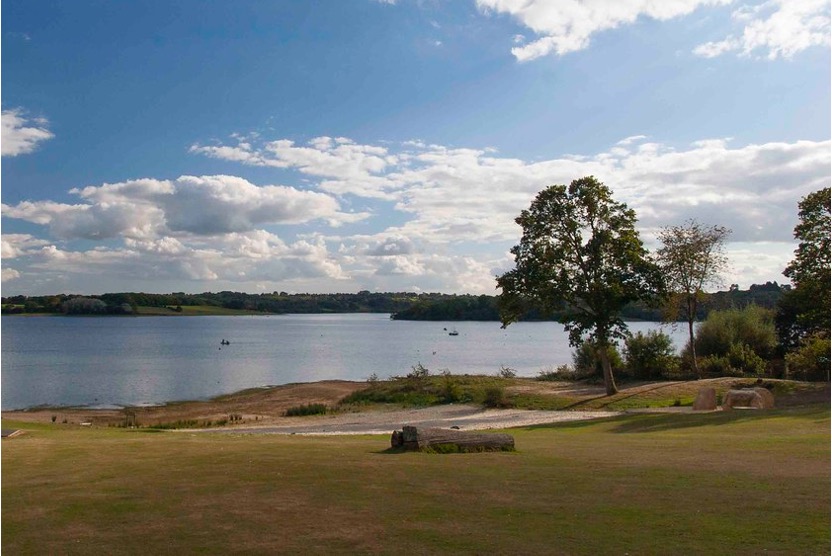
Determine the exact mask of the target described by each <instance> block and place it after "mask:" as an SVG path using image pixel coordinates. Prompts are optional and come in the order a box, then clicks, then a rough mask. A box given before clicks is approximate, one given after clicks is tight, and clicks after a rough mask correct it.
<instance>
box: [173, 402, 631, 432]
mask: <svg viewBox="0 0 832 556" xmlns="http://www.w3.org/2000/svg"><path fill="white" fill-rule="evenodd" d="M621 414H622V413H621V412H618V411H538V410H523V409H482V408H481V407H477V406H472V405H443V406H436V407H426V408H420V409H407V410H396V411H371V412H366V413H344V414H337V415H328V416H315V417H293V418H286V420H285V421H286V424H281V425H264V426H260V427H233V428H231V427H229V428H224V429H217V428H214V429H190V430H187V431H184V430H183V429H179V431H180V432H190V433H193V432H205V433H226V434H306V435H343V434H390V433H391V432H392V431H394V430H398V429H401V428H402V426H403V425H416V426H421V427H439V428H450V427H459V429H460V430H483V429H507V428H512V427H525V426H529V425H541V424H546V423H560V422H564V421H583V420H587V419H599V418H603V417H614V416H617V415H621Z"/></svg>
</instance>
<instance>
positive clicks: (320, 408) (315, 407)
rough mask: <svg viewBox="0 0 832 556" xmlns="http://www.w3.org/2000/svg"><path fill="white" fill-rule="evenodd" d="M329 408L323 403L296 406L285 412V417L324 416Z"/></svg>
mask: <svg viewBox="0 0 832 556" xmlns="http://www.w3.org/2000/svg"><path fill="white" fill-rule="evenodd" d="M328 410H329V408H328V407H327V406H326V404H323V403H310V404H304V405H297V406H295V407H290V408H289V409H287V410H286V413H285V415H286V417H305V416H307V415H326V412H327V411H328Z"/></svg>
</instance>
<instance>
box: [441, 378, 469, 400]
mask: <svg viewBox="0 0 832 556" xmlns="http://www.w3.org/2000/svg"><path fill="white" fill-rule="evenodd" d="M439 396H440V398H441V400H442V402H443V403H456V402H461V401H464V400H463V392H462V387H461V386H460V385H459V384H458V383H457V381H456V380H455V379H454V377H453V376H452V375H451V373H447V374H443V375H442V390H441V392H440V394H439Z"/></svg>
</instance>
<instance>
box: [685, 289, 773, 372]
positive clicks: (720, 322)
mask: <svg viewBox="0 0 832 556" xmlns="http://www.w3.org/2000/svg"><path fill="white" fill-rule="evenodd" d="M694 341H695V342H696V355H697V356H698V357H701V358H702V359H700V366H699V368H700V371H701V372H702V376H705V377H717V376H743V375H744V374H750V375H762V374H764V373H765V371H766V361H767V360H769V359H771V357H773V355H774V353H775V348H776V346H777V338H776V334H775V330H774V312H773V311H771V310H769V309H764V308H762V307H759V306H757V305H748V306H746V307H744V308H742V309H728V310H725V311H711V313H710V314H709V315H708V318H707V319H705V321H704V322H702V323H701V324H700V325H699V327H698V328H697V330H696V337H695V339H694ZM683 359H684V360H685V362H684V363H683V366H688V365H689V363H690V343H688V346H687V347H686V349H685V355H684V358H683Z"/></svg>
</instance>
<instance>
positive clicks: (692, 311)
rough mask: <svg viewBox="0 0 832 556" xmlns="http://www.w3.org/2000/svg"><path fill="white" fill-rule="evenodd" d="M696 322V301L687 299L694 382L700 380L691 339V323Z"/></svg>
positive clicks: (692, 339)
mask: <svg viewBox="0 0 832 556" xmlns="http://www.w3.org/2000/svg"><path fill="white" fill-rule="evenodd" d="M695 320H696V300H695V299H691V298H690V297H688V336H689V337H690V357H691V360H692V361H693V371H694V373H696V380H699V379H700V378H702V375H701V374H700V372H699V362H698V361H696V343H695V342H694V337H693V321H695Z"/></svg>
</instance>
